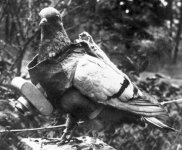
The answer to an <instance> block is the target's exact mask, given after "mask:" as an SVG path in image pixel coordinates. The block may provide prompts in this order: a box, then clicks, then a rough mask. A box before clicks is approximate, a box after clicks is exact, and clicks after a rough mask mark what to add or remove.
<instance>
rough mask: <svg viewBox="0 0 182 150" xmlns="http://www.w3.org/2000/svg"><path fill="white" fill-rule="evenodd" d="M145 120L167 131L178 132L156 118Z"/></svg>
mask: <svg viewBox="0 0 182 150" xmlns="http://www.w3.org/2000/svg"><path fill="white" fill-rule="evenodd" d="M143 119H144V120H145V121H147V122H149V123H151V124H153V125H155V126H157V127H159V128H162V129H166V130H168V131H175V132H178V131H177V130H176V129H174V128H172V127H169V126H168V125H166V124H164V123H162V122H161V121H160V120H158V119H157V118H154V117H143Z"/></svg>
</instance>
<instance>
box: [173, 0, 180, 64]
mask: <svg viewBox="0 0 182 150" xmlns="http://www.w3.org/2000/svg"><path fill="white" fill-rule="evenodd" d="M181 3H182V0H181ZM181 31H182V6H181V8H180V17H179V24H178V29H177V34H176V41H175V42H176V45H175V49H174V57H173V63H174V64H175V63H176V62H177V57H178V52H179V43H180V36H181Z"/></svg>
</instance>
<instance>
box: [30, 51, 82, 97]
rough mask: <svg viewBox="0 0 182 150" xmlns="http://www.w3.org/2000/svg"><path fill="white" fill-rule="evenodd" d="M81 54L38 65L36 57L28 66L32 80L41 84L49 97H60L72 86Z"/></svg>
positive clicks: (46, 61)
mask: <svg viewBox="0 0 182 150" xmlns="http://www.w3.org/2000/svg"><path fill="white" fill-rule="evenodd" d="M80 57H81V54H77V53H76V54H74V53H73V54H70V55H69V56H67V57H66V58H65V59H63V60H61V61H49V60H45V61H43V62H41V63H39V64H37V57H35V58H34V59H33V60H32V61H31V62H30V63H29V65H28V71H29V74H30V78H31V80H32V82H33V83H34V84H37V83H40V85H41V86H42V87H43V88H44V90H45V91H46V93H47V94H48V96H50V97H53V98H60V96H61V95H62V94H63V93H64V92H65V91H66V90H67V89H68V88H70V87H71V86H72V79H73V77H74V72H75V69H76V66H77V62H78V60H79V58H80Z"/></svg>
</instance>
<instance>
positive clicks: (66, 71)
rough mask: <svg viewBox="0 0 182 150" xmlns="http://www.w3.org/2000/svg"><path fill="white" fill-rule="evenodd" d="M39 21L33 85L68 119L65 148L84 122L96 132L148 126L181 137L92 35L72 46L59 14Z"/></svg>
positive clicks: (45, 13) (51, 12)
mask: <svg viewBox="0 0 182 150" xmlns="http://www.w3.org/2000/svg"><path fill="white" fill-rule="evenodd" d="M39 15H40V17H41V21H40V28H41V44H40V47H39V53H38V54H37V55H36V56H35V57H34V58H33V60H32V61H31V62H30V63H29V65H28V71H29V74H30V78H31V80H32V82H33V83H34V84H40V85H41V86H42V87H43V88H44V90H45V91H46V93H47V96H48V99H49V100H50V102H51V103H52V104H53V106H54V107H55V108H59V109H61V110H63V111H64V112H65V113H67V114H68V119H67V121H66V124H67V127H66V129H65V131H64V133H63V135H62V137H61V143H63V142H65V141H69V140H70V139H71V138H72V135H73V131H74V129H75V128H76V126H77V125H78V124H77V122H78V121H80V120H83V121H85V122H86V123H88V124H89V126H90V128H91V130H96V131H101V130H102V129H104V128H106V125H108V124H115V123H116V124H121V123H137V124H141V125H143V123H145V122H147V123H149V124H153V125H154V126H157V127H159V128H162V129H166V130H167V131H176V130H175V129H174V128H172V127H170V126H168V125H167V124H165V123H163V122H162V121H161V120H160V119H161V118H166V117H168V114H167V112H166V110H165V109H164V108H163V106H161V105H160V103H159V102H158V101H157V100H156V99H155V98H153V97H150V98H149V97H147V96H145V95H144V94H143V92H142V91H141V90H140V89H139V88H138V87H137V86H136V85H135V84H134V83H133V82H132V81H131V80H130V79H129V77H128V76H127V75H126V74H125V73H123V72H122V71H121V70H119V69H118V68H117V67H116V66H115V65H114V64H113V63H112V62H111V60H110V59H109V58H108V57H107V55H106V54H105V53H104V52H103V51H102V50H101V49H100V48H99V47H98V46H97V45H96V44H95V42H94V41H93V39H92V37H91V36H90V35H89V34H85V33H83V34H81V35H80V38H79V39H78V41H77V42H76V43H72V42H71V40H70V39H69V37H68V35H67V33H66V31H65V29H64V27H63V22H62V16H61V14H60V12H59V11H58V10H56V9H55V8H52V7H47V8H44V9H43V10H41V11H40V13H39ZM93 134H94V132H93ZM68 135H70V136H68Z"/></svg>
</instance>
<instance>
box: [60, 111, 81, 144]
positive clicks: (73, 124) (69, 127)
mask: <svg viewBox="0 0 182 150" xmlns="http://www.w3.org/2000/svg"><path fill="white" fill-rule="evenodd" d="M77 121H78V120H77V119H76V118H75V117H73V116H72V115H70V114H69V115H68V118H67V120H66V129H65V130H64V131H63V135H62V136H61V140H60V142H59V143H58V145H63V144H66V143H69V142H70V140H71V139H72V137H73V134H74V131H75V129H76V128H77V127H78V123H77Z"/></svg>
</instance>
